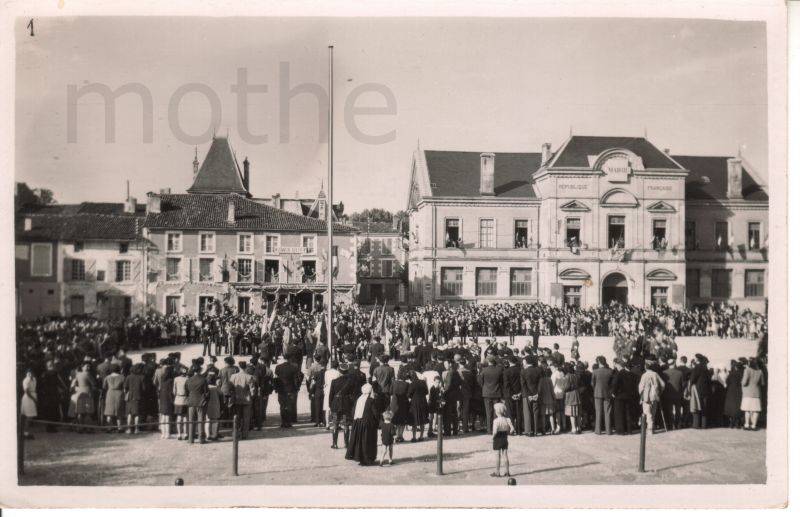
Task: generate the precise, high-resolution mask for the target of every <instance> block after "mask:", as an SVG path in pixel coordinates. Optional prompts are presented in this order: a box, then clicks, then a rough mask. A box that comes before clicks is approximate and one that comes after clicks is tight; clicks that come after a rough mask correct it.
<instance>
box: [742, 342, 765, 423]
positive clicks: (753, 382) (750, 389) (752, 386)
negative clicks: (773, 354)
mask: <svg viewBox="0 0 800 517" xmlns="http://www.w3.org/2000/svg"><path fill="white" fill-rule="evenodd" d="M763 385H764V372H763V371H762V370H761V368H760V367H759V365H758V361H757V360H756V358H755V357H751V358H750V360H749V363H748V365H747V368H745V370H744V374H743V375H742V411H744V430H746V431H757V430H758V416H759V413H761V386H763Z"/></svg>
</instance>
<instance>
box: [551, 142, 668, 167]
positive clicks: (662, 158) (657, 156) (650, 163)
mask: <svg viewBox="0 0 800 517" xmlns="http://www.w3.org/2000/svg"><path fill="white" fill-rule="evenodd" d="M615 148H622V149H628V150H629V151H631V152H632V153H634V154H636V155H637V156H639V157H641V158H642V163H643V164H644V166H645V168H646V169H678V166H677V165H675V163H674V162H673V161H672V160H670V159H669V156H667V155H666V154H664V152H663V151H661V150H659V149H658V148H657V147H656V146H654V145H653V144H651V143H650V142H649V141H648V140H647V139H645V138H641V137H617V136H571V137H570V138H569V140H568V141H567V143H566V145H565V146H564V148H563V149H562V150H561V154H560V155H559V156H557V159H556V160H555V161H552V163H551V164H550V166H551V167H589V166H590V165H589V156H597V155H599V154H600V153H602V152H603V151H607V150H609V149H615Z"/></svg>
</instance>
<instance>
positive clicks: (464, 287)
mask: <svg viewBox="0 0 800 517" xmlns="http://www.w3.org/2000/svg"><path fill="white" fill-rule="evenodd" d="M144 201H145V202H144V203H139V202H138V201H137V200H136V199H134V198H132V197H131V196H130V195H128V196H127V197H126V199H125V200H124V202H123V203H96V202H84V203H80V204H75V205H65V204H58V205H47V206H25V207H20V208H19V209H18V213H17V216H16V228H15V233H16V248H15V258H16V300H17V314H18V316H20V317H21V318H23V319H33V318H37V317H40V316H48V315H60V316H72V315H83V314H86V315H93V316H95V317H99V318H104V319H105V318H108V319H117V318H123V317H129V316H132V315H136V314H146V313H148V312H156V313H160V314H168V315H169V314H178V315H202V314H203V313H204V312H205V311H207V310H209V309H210V308H211V307H213V306H214V301H219V302H221V303H224V304H225V305H228V306H230V307H232V308H233V309H234V310H236V311H237V312H240V313H245V314H248V313H261V312H263V311H264V310H267V307H268V303H269V302H271V301H275V300H281V301H286V302H290V303H295V304H298V305H300V306H302V307H307V308H313V307H320V306H322V305H323V304H324V303H327V299H326V296H327V295H326V284H327V278H328V276H329V275H332V276H333V283H334V302H335V303H339V302H344V303H348V304H350V303H359V304H364V305H366V304H369V305H372V304H375V303H379V304H381V303H384V302H385V303H387V304H388V305H389V306H390V307H394V306H419V305H425V304H429V303H449V304H462V303H468V304H474V303H478V304H484V303H501V302H502V303H506V302H510V303H519V302H523V303H531V302H536V301H540V302H544V303H547V304H550V305H554V306H562V305H573V306H579V307H584V308H585V307H592V306H597V305H601V304H608V303H609V302H611V301H617V302H621V303H625V304H631V305H636V306H640V307H648V306H655V305H669V306H671V307H674V308H681V307H687V308H688V307H693V306H698V305H700V306H702V305H706V304H710V303H713V302H733V303H735V304H736V305H737V306H739V307H740V308H742V309H750V310H753V311H756V312H761V313H765V312H766V305H767V287H766V286H767V280H768V266H767V264H768V257H767V227H768V209H769V198H768V194H767V189H766V186H765V185H764V182H763V181H762V180H761V178H760V176H759V175H758V174H757V172H756V171H755V170H754V168H753V167H752V166H751V165H750V164H748V163H747V161H746V160H745V159H744V158H743V157H741V156H733V157H716V156H685V155H676V154H672V153H670V151H669V150H668V149H659V148H658V147H656V146H655V145H653V144H652V143H651V142H650V141H648V140H647V139H646V138H622V137H590V136H570V137H569V138H568V139H567V141H566V142H564V143H563V144H562V145H561V146H560V147H558V148H557V149H555V150H553V148H552V146H551V145H550V144H544V145H543V146H542V149H541V152H527V153H493V152H483V153H480V152H456V151H430V150H417V151H415V152H414V156H413V165H412V173H411V181H410V188H409V193H408V204H407V210H408V213H409V220H408V228H407V232H405V231H404V229H403V228H401V225H400V224H399V222H398V221H397V220H395V221H393V222H391V223H389V222H379V221H369V222H358V223H352V224H350V223H349V221H348V220H347V218H346V216H345V215H344V206H343V205H342V204H341V203H339V204H336V205H334V206H332V207H331V208H332V212H333V214H332V216H333V220H334V228H333V240H334V242H333V254H334V257H333V264H334V266H333V270H332V271H327V264H328V260H327V252H328V251H327V250H328V242H327V228H326V220H325V219H326V213H327V210H328V203H329V200H327V199H326V198H325V194H324V192H320V193H319V195H318V196H317V197H316V198H315V197H307V198H303V197H300V196H299V194H295V196H294V197H293V198H289V197H282V196H281V195H279V194H274V195H271V196H268V197H263V198H259V197H255V196H253V194H252V193H251V192H250V163H249V161H248V159H247V158H245V159H244V160H243V161H242V162H239V160H238V159H237V158H236V155H235V152H234V151H233V149H232V148H231V145H230V143H229V141H228V139H227V138H226V137H215V138H214V139H213V141H212V143H211V145H210V148H209V150H208V152H207V154H206V156H205V159H204V160H203V163H202V165H201V164H200V163H199V161H198V159H197V156H196V155H195V159H194V162H193V179H192V184H191V185H190V186H189V188H188V189H187V190H186V192H185V193H173V192H171V191H170V190H169V189H161V190H159V191H158V192H150V193H148V195H147V199H146V200H144Z"/></svg>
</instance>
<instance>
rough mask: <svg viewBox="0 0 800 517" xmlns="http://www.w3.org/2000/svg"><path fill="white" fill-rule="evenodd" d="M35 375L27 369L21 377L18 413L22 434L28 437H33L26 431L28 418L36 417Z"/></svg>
mask: <svg viewBox="0 0 800 517" xmlns="http://www.w3.org/2000/svg"><path fill="white" fill-rule="evenodd" d="M36 404H37V398H36V377H34V376H33V370H31V369H28V370H27V371H26V372H25V378H24V379H22V401H21V403H20V413H21V414H22V416H23V418H22V435H23V436H24V437H25V438H27V439H29V440H32V439H33V435H32V434H31V433H30V432H28V425H29V424H28V418H36V417H37V416H38V413H37V412H36Z"/></svg>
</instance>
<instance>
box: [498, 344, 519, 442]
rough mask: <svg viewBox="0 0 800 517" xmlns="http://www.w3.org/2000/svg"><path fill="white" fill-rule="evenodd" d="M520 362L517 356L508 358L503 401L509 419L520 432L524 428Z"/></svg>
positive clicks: (504, 376) (504, 372) (504, 373)
mask: <svg viewBox="0 0 800 517" xmlns="http://www.w3.org/2000/svg"><path fill="white" fill-rule="evenodd" d="M520 372H521V368H520V366H519V360H518V359H517V358H516V356H513V355H512V356H509V357H508V367H507V368H505V369H504V370H503V400H505V403H506V408H508V417H509V418H510V419H511V421H512V422H513V423H514V427H515V428H516V429H517V430H519V431H518V432H520V431H521V430H522V428H523V425H524V423H523V420H524V418H523V411H522V398H521V396H520V395H521V392H522V386H521V384H520Z"/></svg>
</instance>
